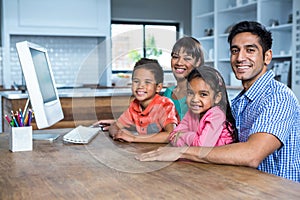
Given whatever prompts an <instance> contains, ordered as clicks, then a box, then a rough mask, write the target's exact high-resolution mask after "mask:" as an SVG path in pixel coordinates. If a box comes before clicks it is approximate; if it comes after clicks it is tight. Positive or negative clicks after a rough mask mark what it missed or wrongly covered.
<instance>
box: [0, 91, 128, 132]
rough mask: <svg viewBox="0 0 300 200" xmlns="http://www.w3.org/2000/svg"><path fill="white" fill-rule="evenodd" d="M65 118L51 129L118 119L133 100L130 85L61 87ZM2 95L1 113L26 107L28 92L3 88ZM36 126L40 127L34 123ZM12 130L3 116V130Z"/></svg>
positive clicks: (34, 126) (60, 93) (60, 94)
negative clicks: (123, 86) (121, 86)
mask: <svg viewBox="0 0 300 200" xmlns="http://www.w3.org/2000/svg"><path fill="white" fill-rule="evenodd" d="M58 93H59V99H60V103H61V105H62V109H63V113H64V119H63V120H61V121H59V122H58V123H56V124H54V125H53V126H51V127H49V128H51V129H52V128H73V127H76V126H78V125H85V126H89V125H91V124H93V123H94V122H96V121H98V120H101V119H117V118H118V117H119V116H120V115H121V113H123V111H125V109H126V108H127V107H128V106H129V103H130V101H131V100H132V95H131V94H132V93H131V88H118V87H116V88H75V89H58ZM0 95H1V101H2V102H1V105H2V109H1V111H2V112H3V113H1V116H3V115H4V114H10V111H11V110H18V109H19V108H22V109H23V108H24V106H25V104H26V101H27V99H28V94H27V93H22V92H21V91H3V92H1V93H0ZM32 125H33V129H37V126H36V124H35V122H34V121H33V123H32ZM9 130H10V127H9V125H8V123H7V122H6V121H5V120H4V118H2V131H4V132H7V131H9Z"/></svg>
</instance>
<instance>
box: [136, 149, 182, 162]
mask: <svg viewBox="0 0 300 200" xmlns="http://www.w3.org/2000/svg"><path fill="white" fill-rule="evenodd" d="M187 149H188V147H160V148H158V149H157V150H154V151H150V152H147V153H143V154H140V155H137V156H136V159H137V160H139V161H176V160H178V159H179V158H180V157H181V155H182V153H184V152H185V151H186V150H187Z"/></svg>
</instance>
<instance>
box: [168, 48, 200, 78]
mask: <svg viewBox="0 0 300 200" xmlns="http://www.w3.org/2000/svg"><path fill="white" fill-rule="evenodd" d="M199 64H200V59H199V61H197V60H196V58H195V57H193V56H192V55H188V54H187V53H186V52H185V51H184V49H183V48H181V49H180V51H179V52H178V53H174V54H173V55H172V58H171V67H172V72H173V74H174V76H175V78H176V79H177V80H178V79H185V78H186V77H187V76H188V75H189V73H190V72H191V71H192V69H193V68H194V67H197V66H198V65H199Z"/></svg>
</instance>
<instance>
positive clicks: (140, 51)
mask: <svg viewBox="0 0 300 200" xmlns="http://www.w3.org/2000/svg"><path fill="white" fill-rule="evenodd" d="M177 30H178V24H167V25H166V24H145V23H135V24H133V23H113V22H112V25H111V35H112V70H113V72H128V71H131V70H132V69H133V66H134V64H135V62H136V61H138V60H139V59H140V58H142V57H147V58H152V59H157V60H158V61H159V63H160V64H161V66H162V67H163V68H164V70H171V66H170V60H171V50H172V47H173V45H174V44H175V42H176V39H177Z"/></svg>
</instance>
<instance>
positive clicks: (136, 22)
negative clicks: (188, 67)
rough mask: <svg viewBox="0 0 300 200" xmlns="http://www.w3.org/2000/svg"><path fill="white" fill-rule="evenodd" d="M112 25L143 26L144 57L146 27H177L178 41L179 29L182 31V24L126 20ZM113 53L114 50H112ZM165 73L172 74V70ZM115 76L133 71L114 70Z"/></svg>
mask: <svg viewBox="0 0 300 200" xmlns="http://www.w3.org/2000/svg"><path fill="white" fill-rule="evenodd" d="M112 24H128V25H142V26H143V56H145V55H146V31H145V27H146V26H147V25H150V26H151V25H153V26H155V25H162V26H164V25H165V26H175V27H176V40H178V38H179V29H180V23H179V22H149V21H126V20H124V21H123V20H112V21H111V25H112ZM111 51H112V49H111ZM165 72H171V70H165ZM112 73H113V74H117V73H132V70H113V69H112Z"/></svg>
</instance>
